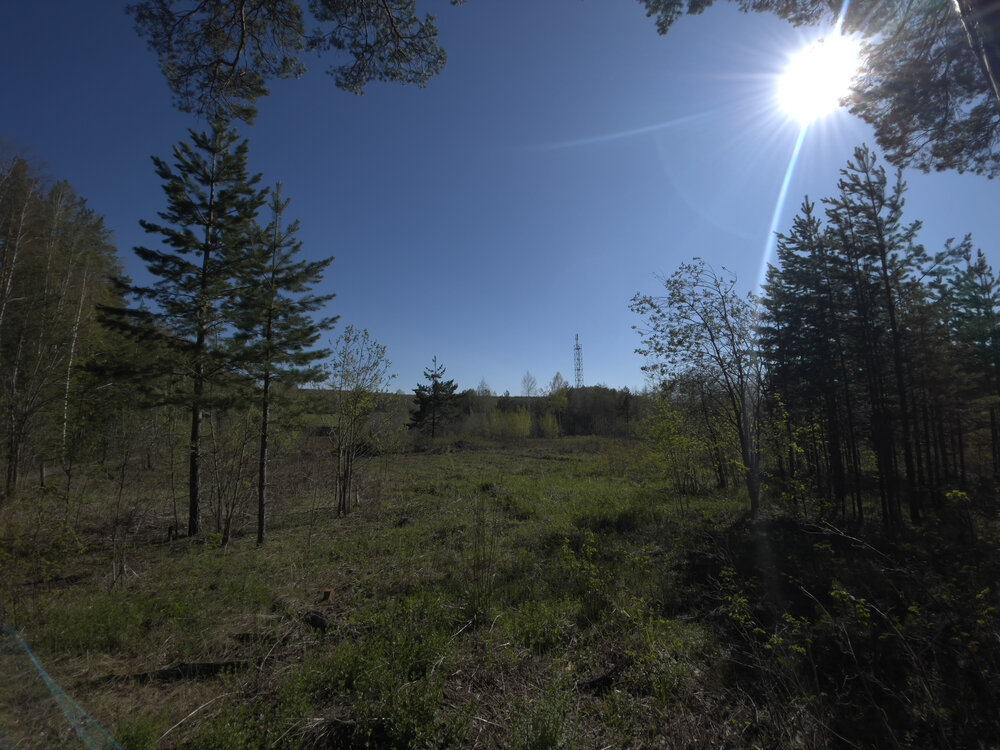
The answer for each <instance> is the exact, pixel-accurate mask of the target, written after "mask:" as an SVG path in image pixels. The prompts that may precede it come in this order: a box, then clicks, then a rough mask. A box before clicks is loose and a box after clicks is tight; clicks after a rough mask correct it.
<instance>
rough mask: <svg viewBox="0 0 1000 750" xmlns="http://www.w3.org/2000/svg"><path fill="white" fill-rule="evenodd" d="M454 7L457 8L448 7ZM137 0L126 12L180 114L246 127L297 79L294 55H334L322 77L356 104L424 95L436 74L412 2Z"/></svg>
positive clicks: (424, 22)
mask: <svg viewBox="0 0 1000 750" xmlns="http://www.w3.org/2000/svg"><path fill="white" fill-rule="evenodd" d="M455 4H457V3H455ZM303 6H304V4H303V3H302V2H298V1H297V0H212V1H211V2H206V1H205V0H140V2H136V3H133V4H131V5H129V6H128V12H129V13H130V14H131V15H132V16H133V17H134V18H135V24H136V30H137V31H138V33H139V36H141V37H142V38H143V39H145V40H146V41H147V43H148V44H149V48H150V49H151V50H152V51H153V52H155V53H156V55H157V58H158V59H159V63H160V69H161V70H162V71H163V74H164V76H165V77H166V79H167V84H168V85H169V86H170V90H171V92H172V93H173V95H174V101H175V103H176V105H177V107H178V108H179V109H181V110H182V111H184V112H195V113H197V114H199V115H203V116H206V117H207V118H209V119H213V118H215V117H225V118H236V119H240V120H244V121H245V122H248V123H249V122H252V121H253V118H254V116H255V115H256V108H255V106H254V105H255V102H256V101H257V100H258V99H259V98H260V97H262V96H266V95H267V93H268V89H267V86H268V83H269V81H270V80H271V79H274V78H293V77H294V78H297V77H299V76H300V75H302V74H303V73H304V72H305V65H303V64H302V62H301V60H300V59H299V56H300V54H301V53H302V52H303V50H309V51H312V52H317V53H324V52H335V53H343V54H345V55H346V56H347V58H348V60H347V62H345V63H344V64H342V65H334V66H332V67H331V68H330V70H329V72H330V73H331V74H332V75H333V76H334V78H335V80H336V83H337V86H339V87H340V88H342V89H345V90H347V91H351V92H353V93H355V94H360V93H362V92H363V90H364V88H365V86H366V84H368V83H369V82H370V81H375V80H377V81H398V82H401V83H415V84H417V85H421V86H422V85H424V84H426V83H427V81H429V80H430V79H431V78H432V77H433V76H435V75H436V74H437V73H439V72H440V71H441V69H442V68H443V67H444V62H445V53H444V50H442V49H441V48H440V47H438V44H437V27H436V26H435V25H434V17H433V16H430V15H427V16H424V18H423V19H421V18H419V17H418V15H417V10H416V3H415V2H414V0H309V2H308V4H306V7H308V11H309V14H310V15H311V16H312V20H313V21H315V23H316V26H315V29H314V30H313V31H310V32H307V31H306V19H305V14H304V13H303Z"/></svg>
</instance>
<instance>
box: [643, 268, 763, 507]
mask: <svg viewBox="0 0 1000 750" xmlns="http://www.w3.org/2000/svg"><path fill="white" fill-rule="evenodd" d="M661 282H662V283H663V287H664V290H665V291H666V295H665V296H663V297H654V296H651V295H641V294H636V295H635V297H633V298H632V302H631V305H630V308H631V310H632V311H633V312H635V313H638V314H639V315H641V316H643V317H644V318H645V319H646V320H645V323H644V327H643V328H639V327H636V329H637V331H638V333H639V335H640V336H641V337H642V346H641V347H640V348H639V349H637V350H636V351H637V353H639V354H642V355H643V356H645V357H646V358H647V364H646V365H645V366H644V367H643V369H644V370H645V371H646V372H647V373H649V374H650V375H651V376H652V377H654V378H656V379H657V380H658V381H659V382H660V383H664V384H667V385H669V384H670V382H671V381H678V380H686V381H693V382H695V383H697V384H698V386H699V391H700V397H701V400H702V402H703V404H705V408H709V404H710V405H711V407H710V408H711V412H712V417H710V418H709V419H708V420H706V421H709V422H711V421H713V420H718V421H721V422H724V423H727V424H728V426H729V428H730V429H732V430H733V431H734V432H735V434H736V436H737V439H738V446H739V454H738V458H737V457H735V456H734V457H732V458H731V459H730V460H738V461H739V464H740V466H741V467H742V472H741V473H742V475H743V480H744V483H745V485H746V488H747V495H748V497H749V500H750V514H751V515H752V516H756V515H757V513H758V511H759V508H760V489H761V430H762V427H763V407H764V377H765V373H764V367H763V362H762V358H761V356H760V352H759V349H758V341H757V324H758V318H759V311H758V303H757V300H756V299H755V298H754V297H753V295H749V296H747V297H745V298H744V297H742V296H740V295H739V294H738V293H737V292H736V277H735V276H734V275H733V274H732V273H731V272H729V271H727V270H726V269H723V273H721V274H720V273H717V272H716V271H715V270H714V269H713V268H712V267H711V266H709V265H708V264H706V263H705V261H703V260H701V259H700V258H695V259H694V262H693V263H683V264H681V266H680V268H678V270H677V271H675V272H674V273H673V274H672V275H671V276H669V277H667V278H662V279H661Z"/></svg>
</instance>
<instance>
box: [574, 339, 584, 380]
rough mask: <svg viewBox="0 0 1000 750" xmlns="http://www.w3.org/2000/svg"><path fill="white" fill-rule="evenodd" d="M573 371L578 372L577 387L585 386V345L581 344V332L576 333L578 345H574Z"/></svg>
mask: <svg viewBox="0 0 1000 750" xmlns="http://www.w3.org/2000/svg"><path fill="white" fill-rule="evenodd" d="M573 372H574V373H576V387H577V388H583V347H582V346H580V334H579V333H578V334H576V345H575V346H574V347H573Z"/></svg>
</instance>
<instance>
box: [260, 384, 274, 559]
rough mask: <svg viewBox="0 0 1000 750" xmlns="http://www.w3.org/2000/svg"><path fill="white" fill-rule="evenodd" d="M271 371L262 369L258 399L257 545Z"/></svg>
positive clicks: (264, 498)
mask: <svg viewBox="0 0 1000 750" xmlns="http://www.w3.org/2000/svg"><path fill="white" fill-rule="evenodd" d="M270 390H271V373H270V372H269V371H268V370H267V369H265V370H264V384H263V389H262V391H263V392H262V394H261V399H260V457H259V459H258V462H257V545H258V546H260V545H262V544H264V540H265V537H264V509H265V507H266V506H267V438H268V426H269V425H268V419H269V417H270V406H271V403H270Z"/></svg>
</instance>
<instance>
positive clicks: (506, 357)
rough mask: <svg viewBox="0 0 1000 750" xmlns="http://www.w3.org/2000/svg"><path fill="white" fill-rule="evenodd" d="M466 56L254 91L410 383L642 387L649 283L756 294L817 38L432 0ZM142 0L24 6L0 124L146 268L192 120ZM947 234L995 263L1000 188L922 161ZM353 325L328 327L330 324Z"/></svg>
mask: <svg viewBox="0 0 1000 750" xmlns="http://www.w3.org/2000/svg"><path fill="white" fill-rule="evenodd" d="M419 6H420V7H421V10H422V11H429V12H432V13H434V14H435V15H437V17H438V26H439V28H440V34H441V41H442V44H443V46H445V48H446V49H447V51H448V64H447V66H446V69H445V71H444V73H443V74H442V75H441V76H439V77H438V78H436V79H434V80H433V81H432V82H431V83H430V85H429V86H428V87H427V88H425V89H417V88H404V87H400V86H396V85H388V84H376V85H373V86H371V87H370V88H369V90H368V92H367V93H366V94H365V95H364V96H362V97H355V96H353V95H351V94H347V93H344V92H341V91H339V90H338V89H336V88H335V87H334V85H333V80H332V79H331V78H330V77H329V76H327V75H325V74H324V72H323V70H324V67H325V64H326V63H329V62H332V61H333V60H332V58H331V59H328V60H326V61H324V60H323V59H319V60H317V59H315V58H309V59H307V60H306V63H307V65H308V66H309V68H310V70H309V72H308V73H307V74H306V75H305V77H303V78H302V79H300V80H298V81H286V82H278V83H276V84H275V85H274V86H273V87H272V95H271V96H270V97H269V98H267V99H265V100H262V102H261V103H260V113H259V115H258V118H257V121H256V123H255V125H254V126H253V127H249V128H246V127H244V128H242V132H243V134H244V135H245V136H246V137H248V138H249V141H250V167H251V169H252V170H253V171H255V172H261V173H262V174H263V179H264V181H265V183H268V184H273V183H274V182H276V181H279V180H280V181H281V182H282V183H283V186H284V187H283V190H284V193H285V195H286V196H287V197H289V198H290V199H291V205H290V208H289V214H290V216H292V217H297V218H298V219H299V220H300V221H301V224H302V230H301V232H300V235H299V236H300V239H301V240H302V241H303V242H304V245H305V253H306V254H307V255H309V256H310V257H321V256H327V255H334V256H336V260H335V262H334V264H333V265H332V266H331V269H330V271H329V273H328V275H327V277H326V279H325V281H324V283H323V286H322V291H323V292H334V293H336V294H337V297H336V299H335V300H334V301H333V303H332V304H331V309H330V312H331V313H333V314H339V315H340V316H341V325H340V326H339V328H342V327H343V325H345V324H353V325H355V326H357V327H362V328H368V329H369V330H370V331H371V333H372V335H373V336H374V337H375V338H376V339H377V340H378V341H380V342H381V343H383V344H384V345H385V346H386V347H387V350H388V356H389V358H390V359H391V360H392V362H393V368H392V369H393V371H394V372H395V373H396V374H397V375H398V378H397V380H396V381H395V383H394V388H395V387H398V388H402V389H404V390H411V389H412V388H413V387H414V386H415V385H416V384H417V383H418V382H419V381H420V380H421V379H422V372H423V370H424V369H425V368H426V367H427V366H429V364H430V362H431V359H432V357H434V356H437V358H438V360H439V361H440V362H441V363H443V364H444V365H445V366H446V367H447V375H448V377H451V378H454V379H455V380H456V381H457V382H458V385H459V387H460V388H474V387H476V386H477V385H478V384H479V382H480V380H482V379H485V380H486V382H487V383H488V384H489V386H490V387H491V388H492V389H493V390H494V391H496V392H500V393H502V392H503V391H504V390H510V391H511V393H513V394H517V393H519V392H520V390H521V379H522V376H523V375H524V373H525V372H526V371H530V372H531V373H532V374H533V375H534V377H535V378H536V379H537V381H538V382H539V384H546V383H548V381H549V380H551V378H552V376H553V375H554V374H555V373H556V371H560V372H561V373H562V374H563V376H564V377H565V378H566V379H567V380H569V381H570V382H572V380H573V340H574V335H575V334H579V335H580V342H581V344H582V346H583V363H584V379H585V381H586V383H587V384H588V385H594V384H605V385H609V386H612V387H623V386H629V387H641V386H642V384H643V376H642V373H641V371H640V367H641V365H642V361H641V359H640V358H639V357H638V356H637V355H636V354H634V349H635V347H636V345H637V344H638V337H637V336H636V334H635V333H634V332H633V331H632V330H631V326H632V325H633V324H634V323H637V322H639V321H638V320H637V319H636V317H635V316H633V315H632V313H631V312H630V311H629V309H628V302H629V300H630V298H631V297H632V295H634V294H635V293H636V292H640V291H641V292H655V291H656V289H657V282H656V279H655V275H656V274H670V273H671V272H672V271H673V270H674V269H675V268H676V267H677V266H678V264H680V263H681V262H684V261H688V260H690V259H691V258H692V257H695V256H699V257H702V258H704V259H706V260H707V261H709V262H710V263H711V264H712V265H714V266H717V267H718V266H726V267H728V268H730V269H732V270H733V271H734V272H735V273H736V274H737V275H738V277H739V279H740V281H741V283H742V284H743V285H744V287H745V288H746V289H747V290H750V289H753V288H756V286H757V284H758V283H759V280H760V270H761V266H762V262H763V257H764V252H765V248H766V247H767V246H768V245H769V242H768V234H769V232H768V230H769V227H770V226H771V224H772V217H773V215H774V212H775V210H776V202H777V199H778V197H779V192H780V189H781V184H782V181H783V179H784V176H785V173H786V170H787V168H788V165H789V159H790V157H791V155H792V151H793V147H794V144H795V141H796V137H797V136H798V133H799V126H798V125H797V124H796V123H793V122H790V121H788V120H786V119H785V118H784V117H783V116H782V115H781V114H780V113H779V112H778V110H777V105H776V103H775V99H774V95H775V89H776V81H777V76H778V75H779V73H780V72H781V70H782V69H783V68H784V66H785V64H786V62H787V59H788V57H789V56H790V55H791V54H793V53H794V52H795V51H796V50H798V49H799V48H800V47H801V46H803V45H804V44H805V43H807V42H808V41H811V40H813V39H815V38H816V37H817V36H818V35H819V34H820V32H819V31H817V30H814V29H794V28H792V27H790V26H788V25H787V24H785V23H783V22H781V21H779V20H777V19H775V18H773V17H770V16H745V15H743V14H740V13H739V12H738V11H736V10H735V9H734V8H733V7H731V6H729V5H725V4H724V5H720V6H719V7H716V8H713V9H711V10H709V11H708V12H707V13H705V14H704V15H702V16H696V17H691V18H684V19H682V20H681V21H680V22H679V23H678V24H677V25H676V26H675V28H674V29H673V30H672V31H671V32H670V34H669V35H668V36H666V37H661V36H658V35H657V34H656V31H655V27H654V24H653V22H652V20H650V19H647V18H646V17H645V15H644V13H643V9H642V7H641V6H640V5H639V4H638V3H635V2H630V1H629V0H614V2H612V0H586V2H581V1H580V0H469V2H468V4H466V5H464V6H461V7H457V8H453V7H451V6H450V4H449V3H448V2H446V0H424V1H423V2H422V3H420V4H419ZM123 8H124V3H118V2H113V1H112V0H102V2H99V3H81V2H79V0H51V1H50V2H48V1H47V2H26V1H22V2H20V3H18V4H17V7H15V8H8V9H6V12H5V20H4V23H3V24H2V25H0V70H2V71H3V80H4V83H3V91H4V99H3V104H2V106H0V137H2V138H4V139H6V141H7V143H8V145H10V144H12V145H13V146H15V147H18V148H23V149H26V150H27V152H28V154H29V155H30V156H31V157H32V158H34V159H35V160H36V161H38V162H42V163H44V164H45V166H46V167H47V169H48V171H50V172H51V173H52V174H53V175H54V176H56V177H58V178H62V179H66V180H69V181H70V182H71V183H72V184H73V185H74V186H75V187H76V189H77V190H78V192H79V193H80V194H81V195H82V196H83V197H85V198H86V199H87V200H88V202H89V204H90V206H91V207H92V208H93V209H94V210H96V211H97V212H99V213H100V214H102V215H104V216H105V217H106V218H107V221H108V224H109V226H110V227H111V228H112V229H113V230H114V233H115V237H116V241H117V244H118V247H119V252H120V254H121V256H122V259H123V261H124V262H125V264H126V267H127V268H128V270H129V272H130V273H131V274H132V275H133V276H134V277H135V278H139V279H141V278H142V268H141V265H139V264H138V262H137V260H136V259H135V257H134V255H133V253H132V247H134V246H135V245H137V244H145V243H148V242H150V241H151V240H152V239H153V238H149V237H147V236H146V235H145V234H144V233H143V232H142V230H141V229H140V227H139V225H138V221H139V219H148V220H152V219H155V218H156V212H157V211H159V210H161V209H162V208H163V206H164V199H163V193H162V190H161V186H160V183H159V181H158V180H157V178H156V176H155V174H154V173H153V168H152V164H151V162H150V156H151V155H154V154H155V155H158V156H161V157H165V158H169V157H170V150H171V147H172V146H173V144H174V143H176V142H177V141H178V140H181V139H183V138H186V137H187V128H189V127H195V128H198V129H201V128H202V127H203V125H202V124H201V123H199V122H198V121H197V120H195V119H194V118H192V117H190V116H188V115H184V114H181V113H179V112H176V111H175V110H173V109H172V108H171V104H170V96H169V92H168V91H167V89H166V85H165V84H164V82H163V80H162V78H161V76H160V74H159V71H158V70H157V67H156V61H155V59H154V57H153V55H152V54H151V53H149V52H148V51H147V50H146V48H145V45H144V44H143V42H142V41H141V40H139V39H138V38H137V37H136V35H135V33H134V31H133V28H132V23H131V20H130V19H129V18H128V17H127V16H126V15H125V13H124V9H123ZM862 142H868V143H869V144H872V145H874V140H873V138H872V136H871V131H870V129H869V128H868V127H867V126H865V125H864V124H863V123H861V122H860V121H858V120H856V119H854V118H852V117H850V116H849V115H847V114H846V113H844V112H839V113H837V114H835V115H833V116H830V117H828V118H826V119H824V120H822V121H819V122H817V123H815V124H814V125H813V126H811V127H810V129H809V131H808V132H807V134H806V138H805V141H804V144H803V148H802V152H801V154H800V156H799V158H798V161H797V163H796V167H795V171H794V173H793V175H792V178H791V181H790V183H789V188H788V197H787V200H786V202H785V205H784V206H783V210H781V211H780V213H779V216H778V219H777V227H778V229H779V231H781V230H784V229H787V227H788V226H789V225H790V223H791V218H792V216H793V215H794V213H795V212H796V210H797V208H798V206H799V204H800V203H801V200H802V198H803V196H804V195H805V194H808V195H809V196H810V197H811V198H813V199H819V198H821V197H824V196H827V195H830V194H832V193H833V192H834V189H835V184H836V180H837V176H838V175H837V171H838V170H839V169H840V168H841V167H842V166H843V165H844V164H845V162H846V160H847V159H848V158H849V157H850V155H851V153H852V151H853V148H854V146H855V145H858V144H860V143H862ZM906 179H907V181H908V183H909V186H910V191H909V193H908V202H907V207H908V213H907V216H908V219H909V220H915V219H919V220H922V221H923V222H924V228H923V231H922V233H921V240H922V241H923V242H924V244H925V245H926V246H927V248H928V249H929V250H932V251H933V250H937V249H939V248H941V247H942V246H943V244H944V241H945V240H946V239H947V238H948V237H961V236H964V235H965V234H966V233H969V232H971V233H972V234H973V240H974V242H975V244H976V245H977V246H978V247H981V248H982V249H983V250H984V252H986V254H987V256H988V257H989V258H990V260H991V262H992V263H993V264H994V265H995V266H997V265H1000V254H998V242H997V240H998V235H1000V219H998V215H997V210H996V207H997V205H998V204H1000V202H998V196H1000V192H998V189H1000V186H998V185H997V184H995V183H992V182H990V181H987V180H985V179H983V178H980V177H976V176H974V175H958V174H954V173H940V174H931V175H925V174H922V173H918V172H907V173H906ZM336 335H337V332H336V331H334V332H333V336H336Z"/></svg>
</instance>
